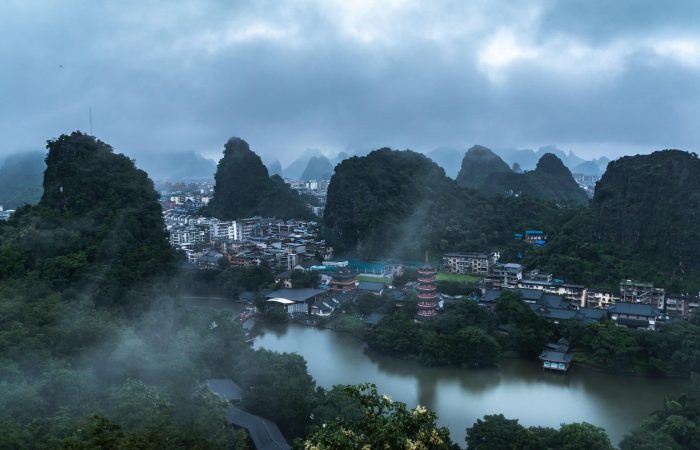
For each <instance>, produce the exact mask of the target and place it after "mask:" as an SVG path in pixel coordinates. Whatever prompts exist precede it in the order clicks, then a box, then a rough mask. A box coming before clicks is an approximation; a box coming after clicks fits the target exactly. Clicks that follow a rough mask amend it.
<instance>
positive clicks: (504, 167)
mask: <svg viewBox="0 0 700 450" xmlns="http://www.w3.org/2000/svg"><path fill="white" fill-rule="evenodd" d="M510 172H511V170H510V167H508V164H506V163H505V161H503V160H502V159H501V158H500V157H499V156H498V155H496V154H495V153H494V152H492V151H491V150H490V149H488V148H486V147H482V146H481V145H475V146H473V147H472V148H470V149H469V150H467V153H465V154H464V158H462V167H461V168H460V170H459V173H458V174H457V179H456V181H457V184H458V185H460V186H464V187H470V188H474V189H478V188H479V187H480V186H481V185H482V184H483V183H484V181H486V179H487V178H488V177H489V175H491V174H492V173H510Z"/></svg>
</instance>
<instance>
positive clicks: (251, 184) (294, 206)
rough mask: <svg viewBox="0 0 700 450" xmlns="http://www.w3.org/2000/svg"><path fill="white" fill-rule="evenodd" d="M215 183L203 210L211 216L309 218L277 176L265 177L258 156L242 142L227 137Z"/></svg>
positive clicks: (298, 199) (265, 171)
mask: <svg viewBox="0 0 700 450" xmlns="http://www.w3.org/2000/svg"><path fill="white" fill-rule="evenodd" d="M215 180H216V184H215V186H214V196H213V197H212V199H211V201H210V202H209V205H208V206H207V207H206V208H205V210H206V213H207V214H210V215H212V216H214V217H218V218H220V219H240V218H243V217H252V216H256V215H262V216H275V217H280V218H307V217H311V212H310V211H309V209H308V208H307V207H306V204H305V203H304V201H303V200H302V198H301V197H300V196H299V195H298V194H297V193H296V192H294V191H293V190H292V189H291V188H290V187H289V186H287V185H286V184H285V182H284V180H282V178H280V177H279V175H273V176H272V177H270V176H268V172H267V168H266V167H265V165H263V163H262V160H261V159H260V157H259V156H258V155H256V154H255V153H254V152H253V151H252V150H251V149H250V147H249V146H248V143H247V142H246V141H244V140H243V139H240V138H231V139H229V141H228V142H227V143H226V145H225V146H224V156H223V158H221V160H220V161H219V164H218V166H217V169H216V175H215Z"/></svg>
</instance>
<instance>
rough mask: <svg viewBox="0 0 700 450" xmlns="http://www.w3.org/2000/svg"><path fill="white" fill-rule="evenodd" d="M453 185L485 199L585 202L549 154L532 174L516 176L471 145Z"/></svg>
mask: <svg viewBox="0 0 700 450" xmlns="http://www.w3.org/2000/svg"><path fill="white" fill-rule="evenodd" d="M514 165H515V163H514ZM457 184H459V185H460V186H464V187H470V188H473V189H477V190H479V191H481V192H483V193H486V194H489V195H497V194H501V195H512V196H516V197H518V196H525V197H531V198H536V199H539V200H545V201H550V202H555V203H560V204H581V205H584V204H586V203H587V200H588V198H587V196H586V194H585V193H584V192H583V190H581V188H579V186H578V185H577V184H576V182H575V181H574V179H573V177H572V175H571V172H569V170H568V169H567V168H566V167H565V166H564V164H563V163H562V162H561V160H559V158H557V157H556V156H555V155H554V154H551V153H545V154H544V155H542V157H541V158H540V160H539V161H538V162H537V167H536V168H535V170H531V171H526V172H523V173H517V172H514V171H513V170H512V169H511V168H510V167H509V166H508V164H506V163H505V162H504V161H503V160H502V159H501V158H500V157H499V156H498V155H496V154H495V153H494V152H492V151H491V150H490V149H488V148H486V147H483V146H479V145H475V146H474V147H472V148H470V149H469V151H468V152H467V153H466V154H465V155H464V159H463V160H462V168H461V169H460V171H459V174H458V175H457Z"/></svg>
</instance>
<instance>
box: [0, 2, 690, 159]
mask: <svg viewBox="0 0 700 450" xmlns="http://www.w3.org/2000/svg"><path fill="white" fill-rule="evenodd" d="M699 23H700V2H698V1H694V0H689V1H683V2H672V1H668V0H666V1H649V0H615V1H610V0H601V1H599V0H567V1H563V0H562V1H554V0H548V1H529V2H524V1H515V0H504V1H500V2H499V1H492V0H489V1H464V0H458V1H442V0H431V1H428V2H426V1H402V0H394V1H385V2H380V1H376V0H375V1H365V0H352V1H350V0H337V1H334V0H319V1H313V0H309V1H296V2H283V1H279V0H273V1H259V0H258V1H250V2H235V1H210V2H208V1H203V0H197V1H190V2H187V1H158V2H155V1H148V0H138V1H119V2H117V1H114V2H109V1H99V2H98V1H87V0H78V1H51V0H46V1H42V2H40V1H32V0H16V1H15V0H9V1H8V0H4V1H3V2H2V3H0V58H1V61H2V63H1V65H0V67H1V68H2V70H0V132H1V133H2V136H3V140H2V144H0V153H9V152H13V151H17V150H25V149H41V148H43V146H44V143H45V141H46V140H47V139H49V138H52V137H56V136H58V135H59V134H61V133H63V132H69V131H72V130H76V129H81V130H85V131H89V109H90V107H92V114H93V131H94V134H95V135H96V136H98V137H99V138H101V139H102V140H104V141H106V142H107V143H109V144H112V145H113V146H114V147H115V148H116V149H117V150H118V151H121V152H125V153H134V152H140V151H153V152H168V151H171V150H195V151H198V152H201V153H203V154H206V155H208V156H212V157H216V156H218V155H219V154H220V152H221V149H222V147H223V144H224V142H225V141H226V140H227V139H228V137H230V136H240V137H242V138H244V139H246V140H247V141H248V142H249V143H250V144H251V146H252V147H253V149H254V150H256V151H258V153H260V154H262V155H264V156H265V157H267V158H268V159H269V158H271V157H272V156H273V155H276V157H277V158H278V159H280V160H282V161H283V162H286V161H289V160H290V159H291V157H292V155H294V154H297V153H299V152H301V151H303V150H305V149H307V148H318V149H321V150H322V151H324V152H327V153H329V154H330V153H334V152H337V151H341V150H345V149H348V148H350V149H359V148H367V149H373V148H377V147H381V146H391V147H394V148H412V149H416V150H422V151H427V150H431V149H433V148H435V147H438V146H453V147H457V148H460V149H462V148H464V149H466V148H467V147H469V146H471V145H472V144H474V143H481V144H484V145H488V146H492V147H519V148H528V147H529V148H536V147H538V146H540V145H545V144H550V143H553V144H556V145H558V146H559V147H560V148H564V149H567V150H568V149H573V150H574V151H576V152H577V153H579V154H581V155H583V156H588V157H591V156H600V155H603V154H607V155H609V156H618V155H620V154H625V153H629V154H633V153H637V152H647V151H650V150H654V149H660V148H682V149H686V150H692V151H697V149H698V147H699V146H700V145H699V144H700V26H698V24H699Z"/></svg>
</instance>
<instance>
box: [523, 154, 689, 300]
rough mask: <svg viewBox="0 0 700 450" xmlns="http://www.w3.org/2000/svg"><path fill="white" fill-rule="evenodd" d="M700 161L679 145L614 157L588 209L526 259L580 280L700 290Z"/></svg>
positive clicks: (588, 282) (611, 285)
mask: <svg viewBox="0 0 700 450" xmlns="http://www.w3.org/2000/svg"><path fill="white" fill-rule="evenodd" d="M699 217H700V159H698V157H697V156H696V155H695V154H691V153H686V152H683V151H679V150H664V151H659V152H654V153H652V154H649V155H637V156H626V157H623V158H620V159H618V160H616V161H613V162H611V163H610V165H609V166H608V169H607V171H606V172H605V174H604V175H603V177H602V178H601V180H600V181H599V182H598V184H597V185H596V192H595V197H594V198H593V201H592V202H591V206H590V208H589V210H588V211H581V212H580V213H579V214H578V215H577V216H576V217H574V218H572V219H571V221H570V222H569V223H568V224H567V225H566V226H565V227H563V228H562V229H561V230H560V231H559V232H558V233H557V234H556V236H555V238H554V239H550V242H549V243H548V244H547V246H546V248H545V249H542V250H541V251H540V252H538V253H534V254H532V255H531V257H530V258H528V263H529V264H531V265H538V266H540V267H542V268H546V269H548V270H551V271H553V272H555V273H556V274H558V275H560V276H562V277H564V278H566V279H570V280H576V282H577V283H582V284H587V285H599V286H610V287H616V286H617V284H618V283H619V281H620V280H621V279H628V278H636V279H643V280H647V281H652V282H654V283H655V284H657V285H659V286H662V287H665V288H667V289H669V290H677V291H679V292H688V291H698V290H700V276H699V275H698V274H699V273H700V270H699V269H700V251H698V243H699V242H700V225H699V224H700V220H699V219H698V218H699Z"/></svg>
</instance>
